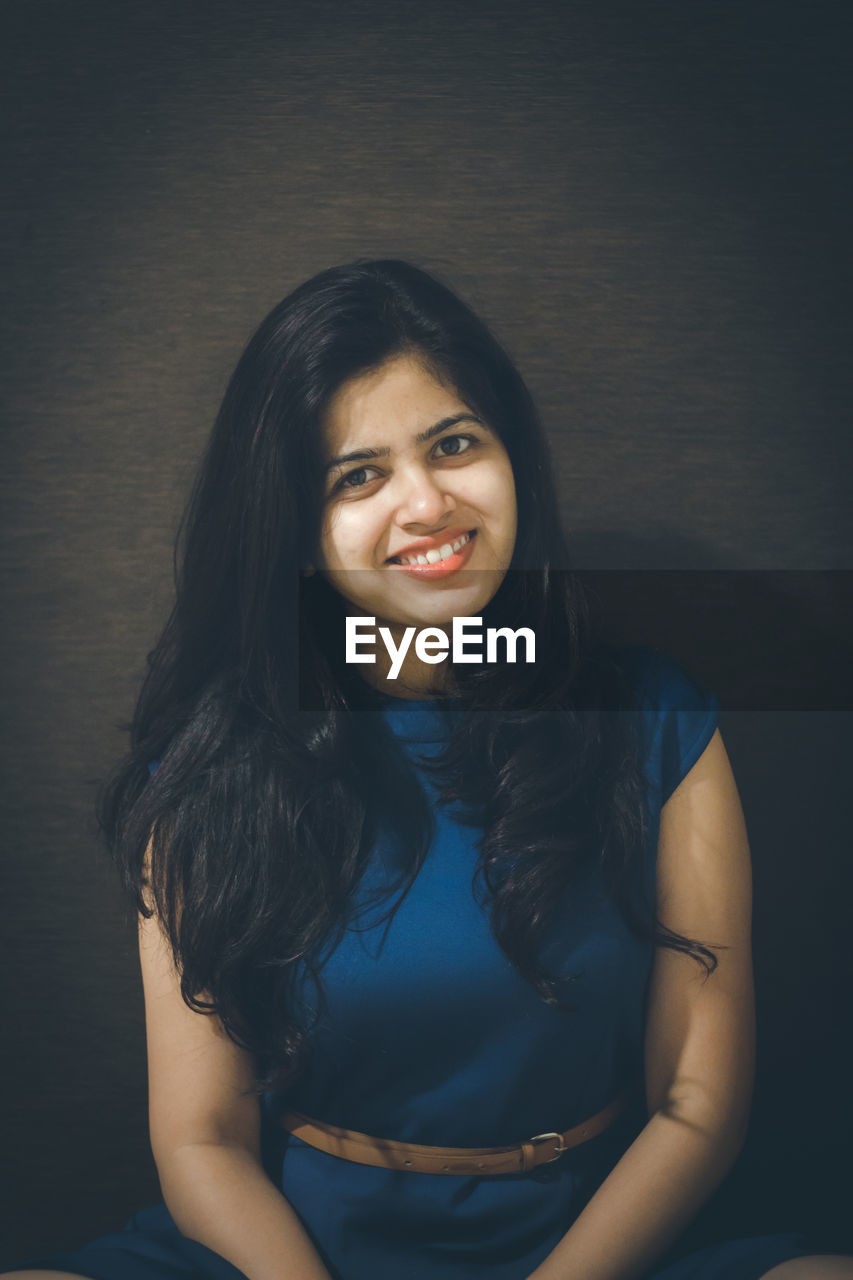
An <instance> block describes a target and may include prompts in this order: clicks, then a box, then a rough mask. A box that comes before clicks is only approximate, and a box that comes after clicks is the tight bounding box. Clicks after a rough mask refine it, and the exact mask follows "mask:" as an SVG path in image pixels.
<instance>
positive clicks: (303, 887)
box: [99, 260, 715, 1092]
mask: <svg viewBox="0 0 853 1280" xmlns="http://www.w3.org/2000/svg"><path fill="white" fill-rule="evenodd" d="M399 354H409V355H415V356H417V358H419V359H420V360H421V361H422V362H423V363H424V365H425V367H427V368H429V369H430V371H432V372H433V373H434V375H435V376H436V377H438V378H439V379H441V380H443V381H445V382H447V383H449V384H450V385H452V386H453V387H455V388H456V389H457V391H458V392H459V393H460V395H461V396H462V397H463V398H464V400H465V401H466V403H468V404H469V405H470V406H471V407H472V408H473V409H474V410H475V411H476V412H477V413H478V414H479V415H480V416H482V417H483V418H484V420H485V421H486V422H488V423H489V425H490V426H491V427H492V429H493V430H495V431H496V433H497V434H498V435H499V437H500V439H501V440H502V442H503V444H504V446H505V448H506V450H507V453H508V455H509V458H510V461H511V463H512V468H513V473H514V478H515V487H516V494H517V503H518V536H517V542H516V547H515V551H514V555H513V560H512V564H511V566H510V569H509V572H508V573H507V574H506V576H505V578H504V580H503V582H502V584H501V586H500V588H499V590H498V591H497V593H496V594H495V597H494V598H493V599H492V600H491V601H490V602H489V604H488V605H487V606H486V608H485V609H484V611H483V621H484V624H485V625H487V626H511V627H513V628H515V627H518V626H522V625H525V626H530V627H533V628H534V630H535V633H536V637H537V662H536V663H535V664H533V665H530V666H528V665H527V664H518V665H512V666H510V665H509V664H506V665H497V664H488V663H487V664H484V665H483V666H482V667H480V666H478V667H475V668H474V669H473V670H472V668H471V667H469V666H467V665H465V666H462V665H458V666H454V667H452V668H451V683H452V690H453V704H454V705H455V706H456V707H460V706H461V707H462V708H464V709H465V710H466V712H467V713H468V714H464V715H461V716H458V715H457V716H454V717H452V718H451V719H450V720H449V721H448V739H447V743H446V746H445V748H444V750H443V751H442V752H441V754H440V755H439V756H438V757H437V758H436V760H435V761H434V762H433V764H432V765H431V766H430V767H431V768H432V769H433V771H434V772H435V775H436V778H437V781H438V785H439V787H440V790H441V793H442V796H443V798H444V799H445V800H447V801H448V802H450V801H455V802H459V803H460V804H461V806H462V809H463V812H464V813H465V814H466V815H467V820H468V821H470V822H472V823H473V822H476V823H477V824H478V826H481V827H482V836H481V838H480V842H479V847H480V856H479V861H478V865H477V868H476V872H475V877H474V878H475V887H477V886H479V890H478V891H479V892H481V893H483V894H485V895H486V897H487V898H488V900H489V901H490V903H491V920H492V928H493V931H494V935H495V937H496V940H497V942H498V944H499V945H500V947H501V948H502V950H503V951H504V953H505V954H506V956H507V957H508V958H509V959H510V961H511V962H512V963H513V964H514V965H515V966H516V968H517V969H518V971H519V972H520V973H521V974H522V975H523V976H524V978H525V979H526V980H527V981H528V982H530V983H531V984H532V986H533V987H534V988H535V989H536V991H537V992H538V993H539V995H540V996H541V997H542V999H544V1000H546V1001H548V1002H549V1003H552V1004H555V1005H559V1006H562V1007H571V1006H570V1004H569V1003H568V1002H567V1000H566V998H565V984H564V981H563V980H562V979H561V978H560V977H559V976H557V975H554V974H551V973H549V972H547V971H546V969H545V968H543V965H542V963H541V960H540V957H539V950H540V947H541V944H542V942H543V939H544V937H545V934H546V931H547V928H548V925H549V922H550V921H551V919H552V917H553V912H554V909H555V904H556V903H557V902H558V901H559V900H560V896H561V894H562V893H563V891H564V890H566V889H569V888H570V886H571V884H572V881H573V879H574V878H575V876H576V875H577V873H578V871H579V869H580V868H581V867H582V866H583V865H584V864H586V863H588V862H589V860H590V859H595V858H597V859H598V860H599V861H600V863H601V866H602V867H603V869H604V873H605V875H606V878H607V882H608V884H609V885H610V887H611V891H612V893H613V896H614V898H615V900H616V902H617V904H618V905H619V907H620V909H621V911H622V913H623V915H624V917H625V919H626V921H627V922H628V924H629V925H630V926H631V928H633V929H634V930H635V931H637V932H639V933H640V934H641V935H642V936H644V937H645V938H647V939H648V940H650V941H651V940H654V941H656V942H657V943H658V944H659V945H663V946H669V947H675V948H677V949H679V950H682V951H685V952H687V953H689V954H691V955H693V956H694V957H695V958H696V959H697V960H699V961H700V962H701V963H703V964H704V965H705V967H706V968H708V969H711V968H712V967H713V965H714V963H715V957H714V955H713V952H712V951H711V950H710V949H709V948H707V947H705V946H703V945H702V944H700V943H698V942H694V941H692V940H690V939H687V938H683V937H681V936H680V935H677V934H673V933H671V932H670V931H668V930H665V929H663V928H662V927H661V926H660V925H659V924H658V923H657V921H656V919H655V916H654V910H653V908H652V905H651V904H650V903H648V902H647V901H645V899H644V897H643V890H642V861H643V852H644V847H645V838H646V832H647V818H646V813H645V800H644V797H645V790H646V789H645V782H644V778H643V774H642V750H641V744H640V741H639V734H638V729H637V723H636V722H637V717H633V716H630V715H619V716H615V717H614V716H613V715H612V714H610V713H611V712H612V711H613V710H614V709H616V710H623V711H624V710H626V709H628V708H629V707H630V704H631V696H632V694H631V686H630V679H629V677H628V674H627V673H626V671H625V670H624V669H623V667H622V665H621V662H620V657H619V654H618V652H616V651H611V650H610V649H608V648H607V646H605V645H604V644H602V643H601V642H600V641H598V640H597V639H596V637H595V635H594V629H593V627H592V625H591V623H590V614H589V609H588V606H587V602H586V599H585V596H584V592H583V589H582V586H581V583H580V580H579V579H578V578H577V576H576V575H575V574H574V573H573V572H572V571H571V569H569V567H568V565H569V557H568V552H567V548H566V545H565V542H564V538H563V534H562V531H561V527H560V521H559V515H558V505H557V497H556V493H555V489H554V485H553V480H552V473H551V467H550V462H549V457H548V451H547V448H546V443H545V439H544V435H543V432H542V429H541V426H540V423H539V420H538V416H537V413H536V410H535V407H534V405H533V402H532V399H531V396H530V394H529V392H528V390H527V387H526V386H525V383H524V381H523V379H522V378H521V376H520V375H519V373H518V371H517V370H516V369H515V367H514V365H513V363H512V361H511V360H510V359H509V357H508V355H507V354H506V352H505V351H504V350H503V348H502V347H501V346H500V344H499V343H498V342H497V340H496V339H495V337H494V336H493V335H492V334H491V332H490V331H489V329H488V328H487V326H486V325H485V324H484V323H483V322H482V321H481V320H480V319H479V318H478V317H477V316H476V315H475V314H474V313H473V312H472V311H471V309H470V308H469V307H468V306H467V305H466V304H465V303H463V302H462V301H461V300H460V299H459V298H458V297H457V296H456V295H455V294H454V293H453V292H452V291H451V290H450V289H448V288H447V287H446V286H445V285H443V284H442V283H440V282H439V281H438V280H436V279H435V278H433V277H432V276H430V275H428V274H427V273H425V272H424V271H422V270H420V269H419V268H417V267H415V266H413V265H411V264H409V263H405V262H401V261H397V260H382V261H370V262H368V261H361V262H356V263H354V264H352V265H348V266H342V267H335V268H331V269H330V270H327V271H324V272H322V273H320V274H319V275H317V276H315V277H313V278H312V279H311V280H309V281H307V282H306V283H304V284H302V285H301V286H300V287H299V288H297V289H296V290H294V292H292V293H291V294H290V295H289V296H288V297H286V298H285V299H284V300H283V301H282V302H281V303H280V304H279V305H278V306H276V307H275V308H274V310H273V311H271V312H270V314H269V315H268V316H267V318H266V319H265V320H264V321H263V323H262V324H261V325H260V327H259V329H258V330H257V332H256V333H255V334H254V336H253V337H252V338H251V340H250V341H249V343H248V345H247V347H246V349H245V351H244V352H243V354H242V356H241V358H240V360H239V362H238V364H237V367H236V369H235V371H234V374H233V376H232V378H231V380H230V382H229V385H228V388H227V390H226V393H225V396H224V400H223V403H222V406H221V408H220V410H219V413H218V416H217V418H216V421H215V424H214V427H213V431H212V434H211V437H210V441H209V444H208V447H207V450H206V453H205V456H204V458H203V460H202V464H201V467H200V469H199V472H198V475H197V479H196V482H195V485H194V487H193V490H192V494H191V497H190V501H189V504H188V507H187V510H186V512H185V515H184V519H183V521H182V524H181V528H180V530H179V534H178V540H177V544H176V554H175V565H176V597H175V605H174V608H173V611H172V613H171V616H170V618H169V620H168V623H167V625H166V627H165V629H164V631H163V634H162V636H161V638H160V640H159V642H158V643H157V645H156V647H155V648H154V649H153V651H152V652H151V653H150V654H149V655H148V670H147V674H146V677H145V680H144V682H143V686H142V690H141V693H140V695H139V699H138V703H137V706H136V709H135V713H134V716H133V720H132V724H131V726H130V751H129V754H128V755H127V757H126V758H125V759H123V760H122V761H121V763H120V764H119V765H118V766H117V768H116V770H115V772H114V773H113V775H112V777H111V778H110V779H109V781H108V783H107V784H106V786H105V788H104V791H103V793H102V798H101V801H100V804H99V818H100V822H101V827H102V830H103V832H104V834H105V837H106V839H107V842H108V844H109V847H110V849H111V851H112V853H113V856H114V858H115V861H116V863H117V866H118V868H119V871H120V874H121V878H122V881H123V884H124V886H125V888H126V890H127V891H128V893H129V894H130V897H131V900H132V902H133V903H134V905H135V907H136V909H137V910H138V911H140V912H141V913H142V914H143V915H144V916H150V915H151V914H152V913H154V912H156V914H157V916H158V917H159V919H160V922H161V927H162V928H163V930H164V932H165V933H166V934H167V935H168V938H169V941H170V944H171V948H172V953H173V957H174V961H175V965H176V969H177V971H178V973H179V974H180V981H181V991H182V995H183V998H184V1000H185V1001H186V1003H187V1004H188V1005H189V1006H190V1007H191V1008H193V1009H195V1010H196V1011H199V1012H207V1013H213V1012H215V1013H216V1014H217V1015H218V1016H219V1018H220V1019H221V1021H222V1024H223V1026H224V1027H225V1029H226V1031H227V1033H228V1034H229V1035H230V1036H231V1037H232V1039H234V1040H235V1042H236V1043H238V1044H240V1045H242V1046H243V1047H245V1048H247V1049H248V1050H250V1051H251V1053H252V1054H253V1055H254V1060H255V1063H256V1087H257V1089H258V1091H259V1092H261V1091H265V1090H268V1089H278V1090H283V1089H284V1088H285V1087H286V1086H287V1084H288V1083H290V1082H292V1081H294V1080H295V1079H296V1078H297V1076H298V1074H299V1072H300V1070H301V1069H303V1068H304V1067H305V1065H306V1063H307V1060H308V1051H309V1048H310V1027H309V1026H306V1025H305V1023H304V1021H302V1020H300V1016H299V1014H298V1008H297V1000H296V997H295V992H296V989H297V984H298V982H299V980H300V976H304V974H305V972H308V973H310V974H311V975H312V976H313V978H314V981H315V983H316V986H317V990H318V991H319V992H320V993H321V996H322V979H321V975H320V965H319V963H318V960H317V957H318V955H320V954H321V952H322V950H323V947H324V946H325V945H326V944H328V943H329V942H331V941H333V940H334V938H335V936H336V934H337V933H338V931H340V930H342V929H343V928H345V927H346V925H347V923H348V922H352V919H353V901H354V895H355V890H356V888H357V886H358V884H359V882H360V880H361V877H362V873H363V872H364V869H365V867H366V865H367V861H368V859H369V856H370V852H371V848H372V847H373V844H374V841H375V839H376V835H377V831H378V829H379V824H380V823H384V824H385V827H386V829H390V830H393V831H395V832H396V833H397V834H398V835H399V837H400V838H401V842H402V843H403V844H404V847H405V848H406V849H407V850H408V851H409V852H408V864H407V866H406V867H405V870H404V872H403V874H402V875H401V878H400V881H399V883H398V885H397V886H396V890H398V891H397V892H396V896H394V893H392V895H391V898H390V899H389V903H390V905H389V909H388V913H387V915H388V917H389V918H390V915H391V914H392V913H393V911H394V910H395V909H396V907H397V906H398V905H399V902H400V901H402V896H403V895H404V894H405V893H406V892H407V891H408V889H409V888H410V887H411V885H412V883H413V882H414V879H415V877H416V876H417V873H418V870H419V868H420V866H421V865H422V863H423V859H424V857H425V856H426V852H427V849H428V847H429V842H430V837H431V820H430V812H429V806H428V805H427V803H426V800H425V797H424V794H423V792H422V789H421V787H420V785H419V783H418V781H417V778H416V775H415V774H414V772H413V771H412V769H411V767H410V766H409V765H408V763H407V762H406V760H405V759H404V758H403V753H402V752H400V751H399V749H395V745H394V741H393V738H392V736H391V735H390V733H389V732H388V731H387V730H386V729H385V727H384V725H383V722H382V718H381V716H380V715H378V714H376V713H377V711H378V710H379V709H381V707H382V705H383V699H382V696H381V695H379V694H378V693H376V692H375V691H373V690H372V689H370V687H369V686H367V685H366V684H365V682H363V681H362V680H360V678H359V677H358V676H356V675H354V674H353V673H352V671H351V670H350V669H349V668H347V667H346V666H345V665H344V664H343V662H342V645H341V644H340V635H341V630H342V618H343V607H342V602H341V600H340V598H339V597H338V596H337V595H336V593H335V592H334V591H333V590H332V589H331V588H330V587H329V585H328V584H327V583H326V581H325V580H324V579H323V578H322V577H321V576H320V575H317V576H315V577H311V578H308V579H306V578H305V577H304V576H303V575H302V574H301V573H300V569H301V567H302V566H304V565H306V564H308V563H310V561H311V560H312V559H313V557H314V553H315V550H316V547H317V543H318V540H319V534H320V523H321V514H322V506H323V482H324V481H323V471H324V461H323V456H322V441H321V432H320V424H321V419H322V416H323V413H324V410H325V408H326V406H327V405H328V403H329V400H330V399H331V397H332V396H333V395H334V393H335V392H336V391H337V390H338V389H339V388H340V387H341V386H342V385H343V383H345V382H346V381H347V380H348V379H350V378H352V377H354V376H356V375H358V374H361V373H363V372H365V371H367V370H369V369H374V368H376V367H378V366H380V365H382V364H383V363H384V362H385V361H387V360H388V359H390V358H391V357H393V356H396V355H399ZM155 759H156V760H157V761H159V767H157V769H156V772H154V773H153V776H152V775H151V772H150V769H149V764H150V762H151V761H153V760H155ZM379 779H381V780H382V786H381V788H380V786H379ZM567 779H569V780H570V781H569V782H568V784H567Z"/></svg>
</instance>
